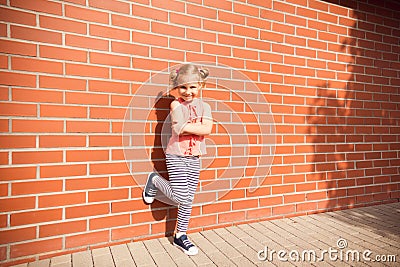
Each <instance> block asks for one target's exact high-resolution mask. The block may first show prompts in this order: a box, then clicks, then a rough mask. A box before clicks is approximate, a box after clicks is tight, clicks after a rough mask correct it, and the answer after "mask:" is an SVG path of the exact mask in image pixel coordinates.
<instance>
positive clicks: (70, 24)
mask: <svg viewBox="0 0 400 267" xmlns="http://www.w3.org/2000/svg"><path fill="white" fill-rule="evenodd" d="M39 23H40V27H41V28H46V29H52V30H57V31H63V32H74V33H79V34H86V33H87V32H86V28H87V25H86V23H82V22H77V21H73V20H67V19H65V18H63V19H59V18H54V17H49V16H39Z"/></svg>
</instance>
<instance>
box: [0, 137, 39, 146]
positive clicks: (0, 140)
mask: <svg viewBox="0 0 400 267" xmlns="http://www.w3.org/2000/svg"><path fill="white" fill-rule="evenodd" d="M34 147H36V137H35V136H26V135H2V136H0V148H34Z"/></svg>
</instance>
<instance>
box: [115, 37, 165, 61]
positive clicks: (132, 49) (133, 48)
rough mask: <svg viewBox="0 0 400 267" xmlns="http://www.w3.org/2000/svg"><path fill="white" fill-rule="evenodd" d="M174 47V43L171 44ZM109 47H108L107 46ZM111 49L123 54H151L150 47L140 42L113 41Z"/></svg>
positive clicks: (146, 55)
mask: <svg viewBox="0 0 400 267" xmlns="http://www.w3.org/2000/svg"><path fill="white" fill-rule="evenodd" d="M171 47H173V45H171ZM107 49H108V48H107ZM111 51H112V52H116V53H122V54H129V55H138V56H144V57H148V56H149V51H150V48H149V47H148V46H145V45H139V44H136V43H134V44H132V43H123V42H116V41H112V42H111Z"/></svg>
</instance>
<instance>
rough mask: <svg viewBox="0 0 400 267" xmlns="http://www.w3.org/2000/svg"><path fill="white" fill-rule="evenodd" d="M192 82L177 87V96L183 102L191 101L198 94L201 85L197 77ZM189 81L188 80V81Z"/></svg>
mask: <svg viewBox="0 0 400 267" xmlns="http://www.w3.org/2000/svg"><path fill="white" fill-rule="evenodd" d="M187 78H189V77H187ZM194 78H195V79H192V81H193V80H194V82H186V83H183V84H181V85H179V86H178V87H177V89H178V94H179V96H180V97H181V98H182V99H183V100H185V101H192V100H193V99H194V98H195V97H197V95H198V94H199V91H200V89H201V88H202V85H201V83H200V82H198V81H196V80H198V78H197V77H194ZM188 80H189V79H188Z"/></svg>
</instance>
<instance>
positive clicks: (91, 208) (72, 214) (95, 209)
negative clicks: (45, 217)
mask: <svg viewBox="0 0 400 267" xmlns="http://www.w3.org/2000/svg"><path fill="white" fill-rule="evenodd" d="M109 212H110V209H109V204H89V205H80V206H75V207H67V208H65V217H66V218H67V219H72V218H86V217H89V216H97V215H102V214H108V213H109Z"/></svg>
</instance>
